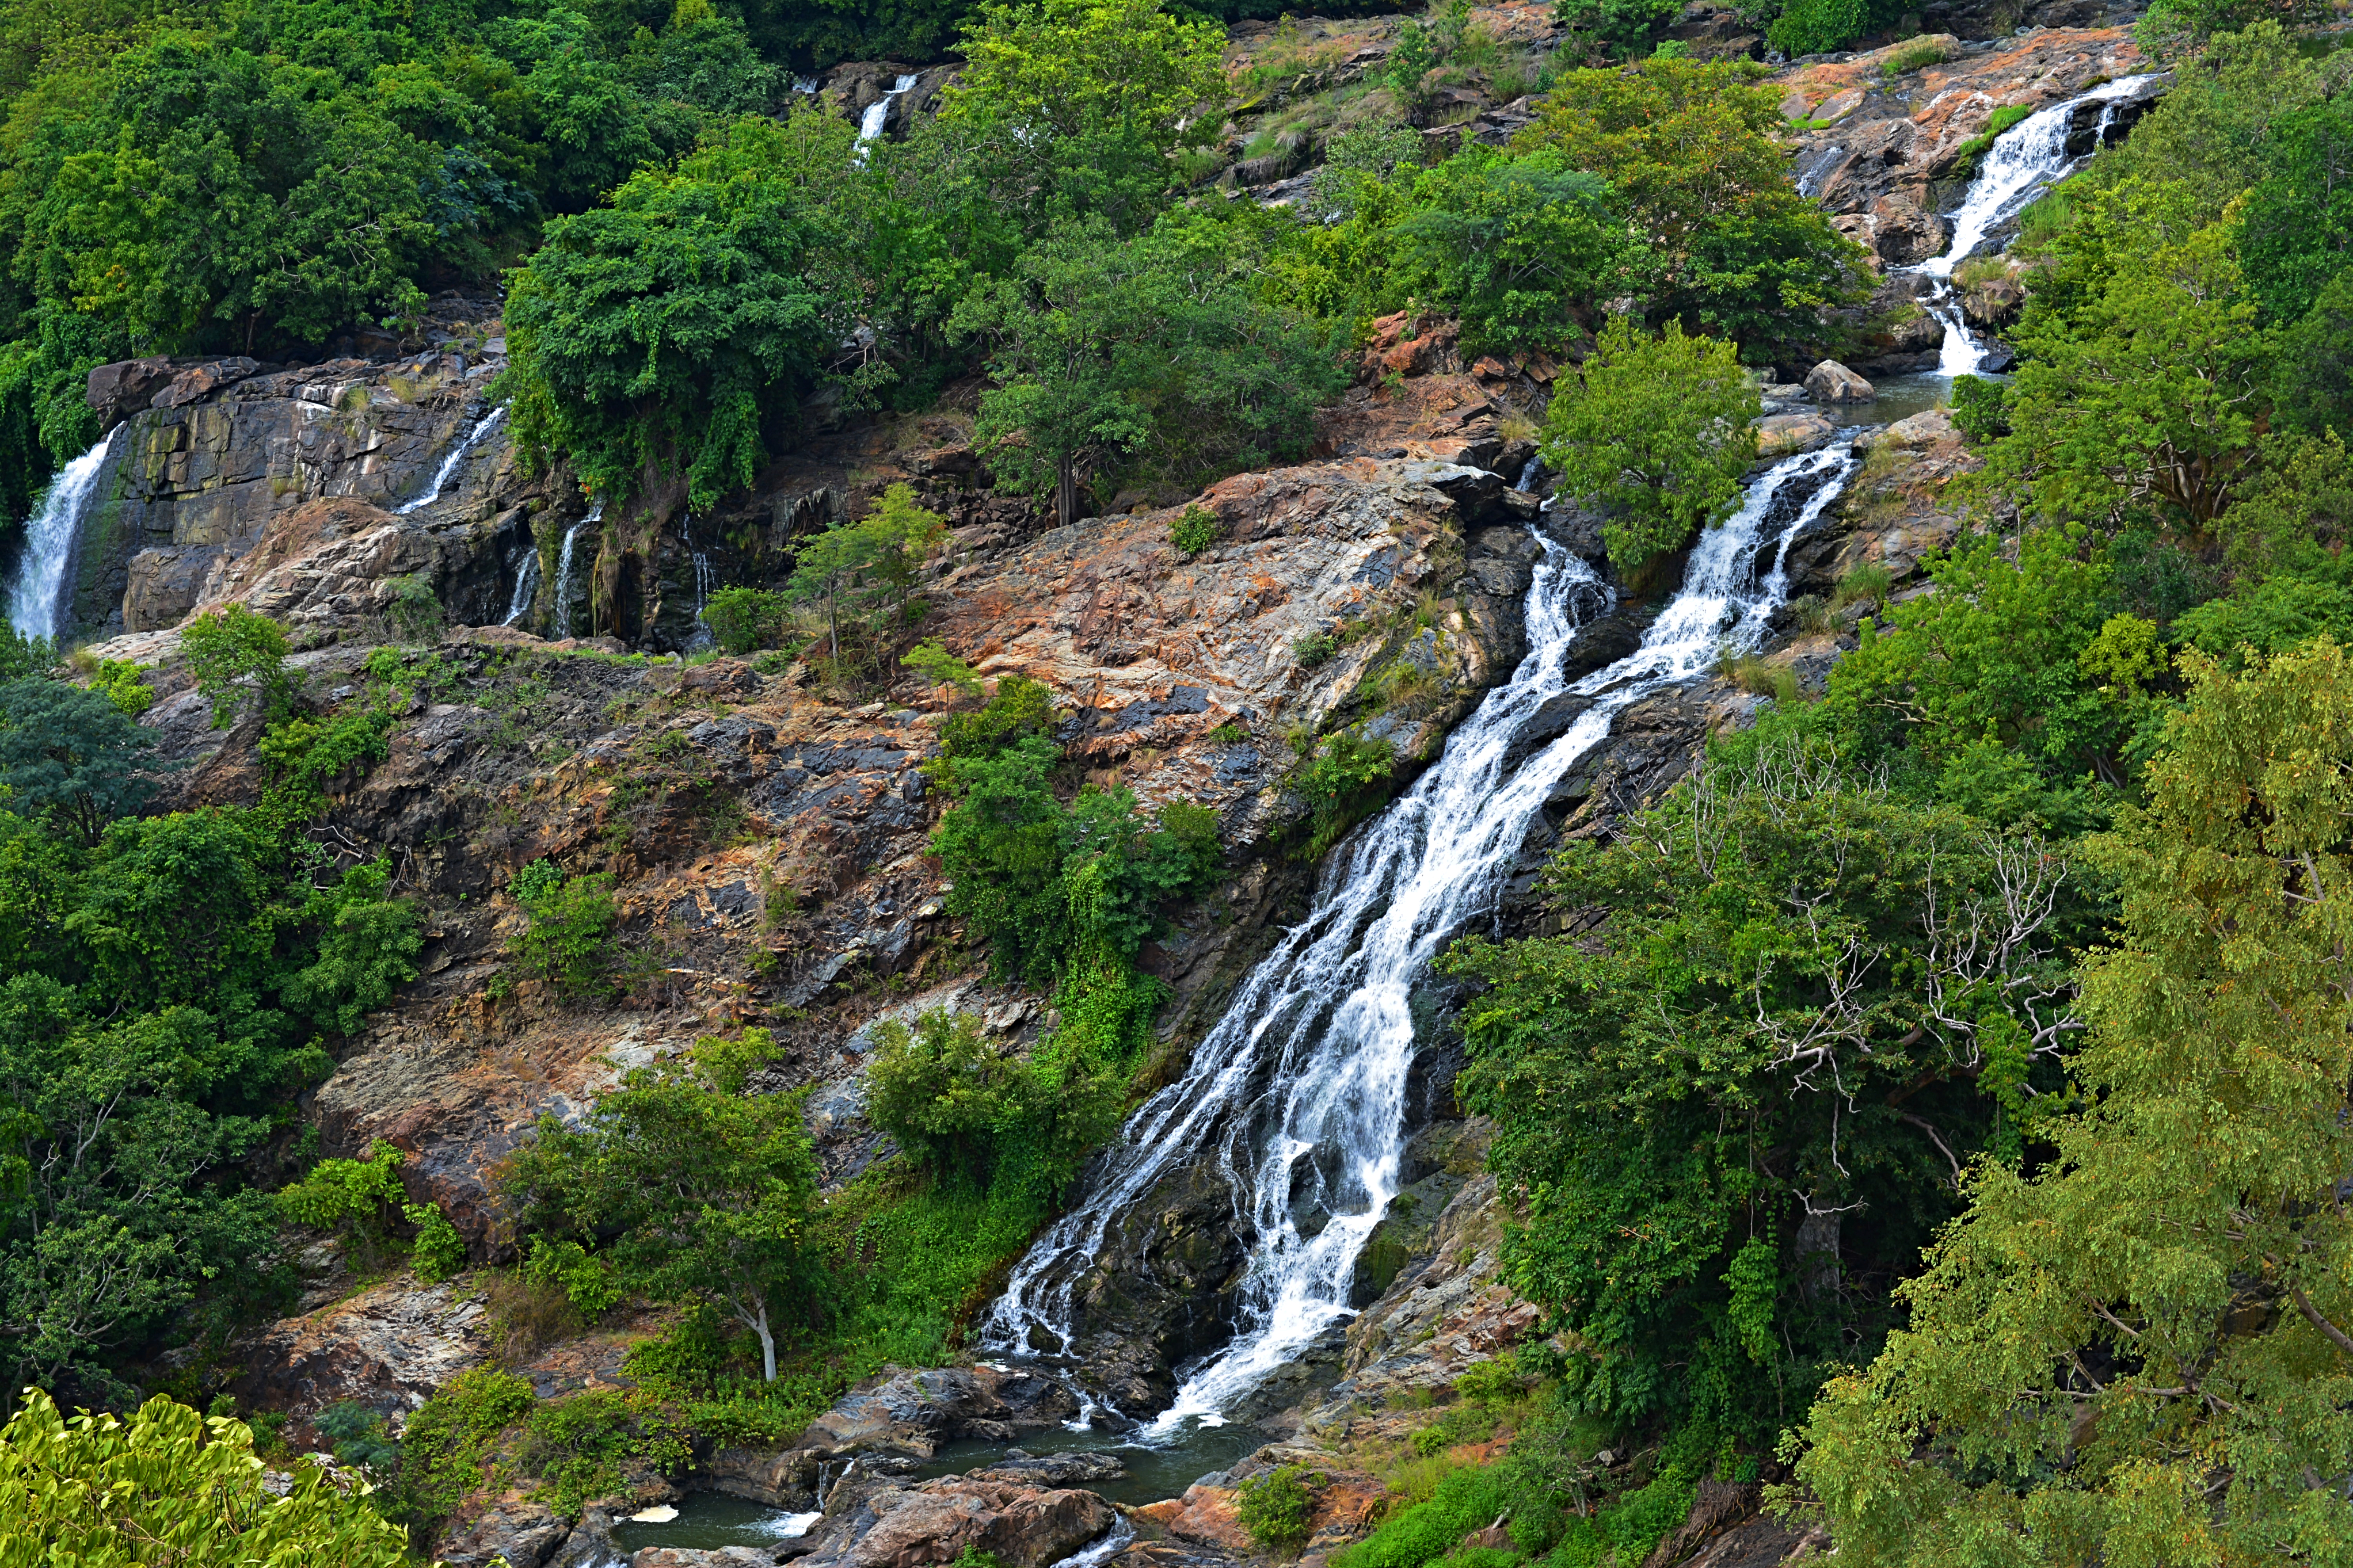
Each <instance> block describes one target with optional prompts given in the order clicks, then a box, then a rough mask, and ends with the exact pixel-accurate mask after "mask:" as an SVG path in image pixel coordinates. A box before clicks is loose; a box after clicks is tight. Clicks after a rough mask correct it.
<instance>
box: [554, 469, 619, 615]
mask: <svg viewBox="0 0 2353 1568" xmlns="http://www.w3.org/2000/svg"><path fill="white" fill-rule="evenodd" d="M604 515H605V502H604V500H603V499H602V498H601V497H600V498H598V500H596V503H595V504H593V505H592V506H590V507H589V509H588V515H587V516H586V517H584V518H582V519H581V520H580V521H578V522H575V523H574V524H573V525H572V526H571V527H570V528H567V529H565V531H564V548H563V549H562V550H561V551H559V552H557V554H556V557H555V619H554V623H553V624H551V625H550V626H548V628H547V629H548V630H550V631H552V632H554V634H555V635H556V636H557V637H570V636H571V635H572V542H573V541H574V540H575V539H577V538H579V537H580V531H581V530H582V529H584V528H586V527H587V526H588V525H589V524H590V523H592V522H595V521H597V520H598V519H599V518H601V517H603V516H604Z"/></svg>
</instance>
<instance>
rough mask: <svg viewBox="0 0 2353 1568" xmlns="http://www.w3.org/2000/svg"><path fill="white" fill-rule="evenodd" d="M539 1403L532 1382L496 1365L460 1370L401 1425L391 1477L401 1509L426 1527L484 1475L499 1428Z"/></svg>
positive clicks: (475, 1486)
mask: <svg viewBox="0 0 2353 1568" xmlns="http://www.w3.org/2000/svg"><path fill="white" fill-rule="evenodd" d="M537 1403H538V1400H537V1398H536V1397H535V1396H534V1395H533V1393H532V1387H531V1382H530V1380H529V1379H527V1378H522V1377H517V1376H515V1375H514V1374H513V1373H505V1372H501V1371H499V1370H498V1369H497V1368H495V1367H487V1366H481V1367H476V1368H474V1369H473V1370H472V1371H470V1372H461V1373H459V1374H458V1375H457V1376H455V1377H453V1378H451V1379H450V1380H449V1381H448V1383H446V1384H442V1385H441V1391H440V1392H439V1393H438V1394H435V1395H434V1396H433V1397H432V1398H430V1399H428V1400H427V1401H426V1402H425V1403H424V1405H421V1406H419V1407H418V1408H417V1410H416V1411H415V1412H414V1413H413V1414H412V1415H410V1416H409V1417H408V1420H407V1422H406V1424H405V1425H404V1426H402V1427H401V1433H400V1461H399V1466H398V1468H396V1470H395V1472H394V1477H393V1501H394V1506H395V1508H396V1510H397V1514H398V1515H400V1516H405V1517H406V1520H407V1521H408V1522H410V1523H413V1524H417V1525H422V1526H424V1527H426V1528H427V1529H428V1530H429V1529H430V1528H432V1527H433V1526H436V1525H438V1524H439V1523H440V1521H442V1520H445V1519H447V1518H448V1516H449V1515H450V1514H451V1513H452V1512H453V1511H455V1510H456V1509H457V1507H458V1504H459V1500H462V1499H463V1498H464V1497H465V1496H466V1494H467V1493H469V1492H470V1491H473V1490H475V1489H478V1488H480V1486H481V1485H482V1483H483V1481H484V1479H485V1477H484V1475H483V1465H482V1461H483V1459H484V1458H485V1457H486V1456H487V1455H488V1454H489V1453H490V1451H491V1446H492V1445H493V1444H494V1443H495V1442H496V1440H497V1438H498V1436H499V1434H500V1433H501V1432H502V1431H504V1430H505V1429H506V1428H507V1427H509V1426H512V1425H513V1424H514V1423H515V1422H517V1421H519V1420H521V1419H522V1417H523V1416H524V1415H528V1414H529V1413H530V1411H531V1408H532V1406H533V1405H536V1404H537Z"/></svg>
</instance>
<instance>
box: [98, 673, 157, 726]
mask: <svg viewBox="0 0 2353 1568" xmlns="http://www.w3.org/2000/svg"><path fill="white" fill-rule="evenodd" d="M146 673H147V671H146V669H145V668H144V667H142V666H141V665H140V664H138V663H137V662H135V661H133V660H132V659H127V658H106V659H100V660H99V664H98V673H97V675H96V677H95V678H93V679H91V681H90V688H91V689H92V690H96V691H103V692H105V693H106V698H107V700H108V701H110V702H111V703H113V704H114V705H115V707H117V708H118V709H120V710H121V711H122V716H123V717H124V718H126V719H136V718H138V717H139V715H141V714H142V713H144V712H146V711H147V710H149V709H150V708H153V706H155V689H154V688H153V687H152V686H149V685H147V684H146V683H145V682H144V681H142V680H141V679H139V678H140V677H141V676H142V675H144V674H146Z"/></svg>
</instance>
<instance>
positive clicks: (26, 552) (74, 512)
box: [8, 426, 121, 638]
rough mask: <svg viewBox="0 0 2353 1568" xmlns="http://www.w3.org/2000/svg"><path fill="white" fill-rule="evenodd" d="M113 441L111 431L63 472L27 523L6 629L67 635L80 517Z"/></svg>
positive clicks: (30, 634)
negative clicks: (65, 632)
mask: <svg viewBox="0 0 2353 1568" xmlns="http://www.w3.org/2000/svg"><path fill="white" fill-rule="evenodd" d="M115 429H116V430H119V429H121V426H115ZM114 436H115V431H114V430H110V431H108V432H107V433H106V434H105V435H104V436H102V437H99V442H98V445H97V446H95V447H91V448H90V450H89V451H87V452H84V453H83V454H82V455H81V456H80V457H79V458H75V459H74V460H73V461H72V462H70V463H68V464H67V465H66V466H65V467H64V468H61V469H59V470H58V477H57V478H56V479H52V480H50V481H49V489H48V492H47V494H46V495H44V496H42V497H41V504H40V505H39V507H37V508H36V509H35V510H34V512H33V515H32V516H31V517H29V518H26V520H25V542H24V546H23V548H22V551H21V552H20V553H19V554H18V555H17V557H16V577H15V580H14V581H12V582H11V583H10V584H8V624H9V625H11V626H15V627H16V630H17V631H18V632H20V633H21V634H23V635H24V636H26V637H50V638H54V637H57V635H58V633H59V632H60V631H61V630H63V629H64V626H65V620H66V615H65V611H66V601H67V599H68V598H69V588H68V584H69V582H70V581H71V580H72V575H73V566H74V555H75V552H76V548H77V546H78V545H79V542H80V537H81V516H82V513H83V511H84V510H87V509H88V508H89V506H90V494H91V492H92V491H93V490H95V489H97V487H98V472H99V469H100V468H103V467H104V466H105V464H106V449H107V447H109V446H111V445H112V444H113V441H114Z"/></svg>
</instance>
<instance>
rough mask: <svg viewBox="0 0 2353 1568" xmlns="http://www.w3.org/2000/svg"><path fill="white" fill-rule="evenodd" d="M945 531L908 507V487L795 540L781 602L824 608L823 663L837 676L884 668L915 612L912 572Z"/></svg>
mask: <svg viewBox="0 0 2353 1568" xmlns="http://www.w3.org/2000/svg"><path fill="white" fill-rule="evenodd" d="M945 527H946V525H945V524H944V522H943V521H941V519H940V515H939V513H937V512H935V511H933V510H929V509H928V508H925V507H922V506H918V505H917V504H916V503H915V492H914V490H913V488H912V487H910V486H908V485H905V484H895V485H892V486H891V487H890V489H886V490H884V491H883V492H882V495H881V499H880V500H877V501H876V502H875V503H874V510H872V511H871V512H870V513H869V514H868V515H867V516H866V517H865V518H864V519H863V520H862V521H858V522H842V521H837V522H835V523H834V524H833V525H832V526H831V527H829V528H828V529H827V530H826V531H824V532H823V533H819V534H813V535H811V536H810V537H808V538H807V540H805V541H804V542H802V544H801V546H800V550H799V553H798V556H797V563H796V564H795V566H794V568H793V575H792V580H791V582H790V583H788V584H786V588H785V593H784V600H785V602H786V604H789V605H823V606H824V617H825V654H824V656H823V657H824V659H825V661H826V664H827V667H828V668H830V669H831V670H832V671H833V672H834V673H835V675H836V676H837V677H839V676H840V675H841V674H842V673H843V672H845V671H849V670H860V671H863V670H868V669H882V670H887V669H888V668H889V666H890V662H891V660H890V658H889V655H888V653H887V652H886V650H887V649H889V648H890V647H892V646H893V645H894V644H895V641H896V638H897V635H898V632H899V629H900V628H901V627H902V626H905V625H906V624H907V623H908V622H909V621H911V620H913V619H914V618H916V617H917V616H919V615H920V614H921V609H922V607H921V605H919V604H917V603H916V602H915V601H914V600H913V597H912V595H913V590H914V585H915V576H916V573H917V572H918V571H919V569H920V568H921V567H922V565H923V561H924V559H925V558H926V557H928V556H929V555H930V554H931V552H933V550H934V549H935V548H936V547H937V546H938V544H939V542H940V536H941V535H942V533H943V532H944V531H945ZM845 608H846V609H847V611H848V619H849V628H850V635H849V644H848V651H847V652H845V651H844V645H843V641H842V635H841V628H842V623H843V618H844V616H843V613H844V610H845Z"/></svg>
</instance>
